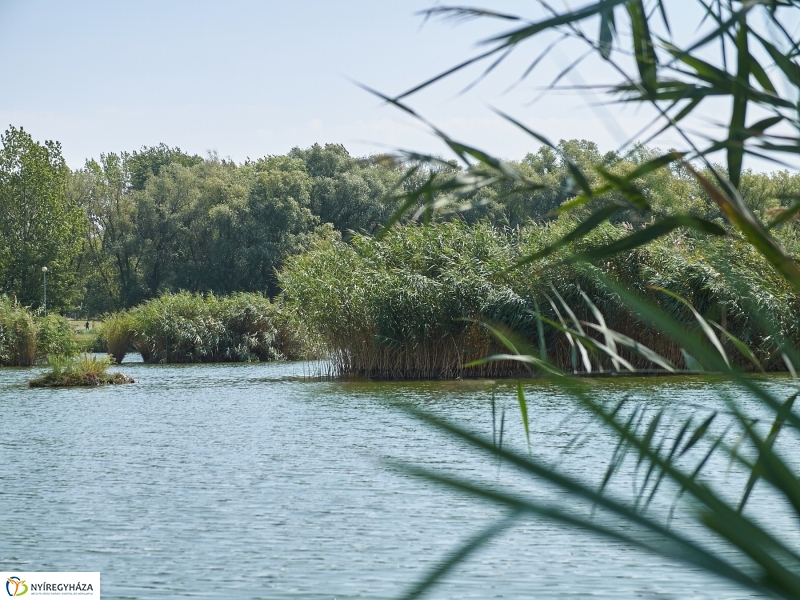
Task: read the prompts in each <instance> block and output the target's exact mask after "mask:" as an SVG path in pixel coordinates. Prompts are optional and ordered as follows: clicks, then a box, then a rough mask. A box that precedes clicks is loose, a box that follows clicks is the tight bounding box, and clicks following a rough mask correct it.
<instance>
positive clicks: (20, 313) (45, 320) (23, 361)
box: [0, 296, 78, 367]
mask: <svg viewBox="0 0 800 600" xmlns="http://www.w3.org/2000/svg"><path fill="white" fill-rule="evenodd" d="M77 351H78V347H77V344H76V343H75V339H74V336H73V334H72V330H71V328H70V326H69V322H68V321H67V320H66V319H64V318H63V317H60V316H58V315H48V316H46V317H37V316H35V315H34V314H33V312H32V311H31V310H29V309H28V308H27V307H25V306H22V305H21V304H19V303H18V302H17V301H16V300H12V299H10V298H9V297H8V296H0V365H3V366H12V367H28V366H30V365H32V364H34V363H35V362H36V361H37V360H40V361H41V360H44V359H45V358H46V357H47V356H48V355H58V356H72V355H74V354H75V353H76V352H77Z"/></svg>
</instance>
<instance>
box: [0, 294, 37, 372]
mask: <svg viewBox="0 0 800 600" xmlns="http://www.w3.org/2000/svg"><path fill="white" fill-rule="evenodd" d="M36 334H37V326H36V320H35V319H34V317H33V314H32V313H31V312H30V311H29V310H27V309H26V308H25V307H24V306H22V305H20V304H19V303H18V302H17V301H16V300H12V299H11V298H9V297H8V296H0V365H4V366H13V367H27V366H30V365H32V364H33V363H34V362H35V361H36Z"/></svg>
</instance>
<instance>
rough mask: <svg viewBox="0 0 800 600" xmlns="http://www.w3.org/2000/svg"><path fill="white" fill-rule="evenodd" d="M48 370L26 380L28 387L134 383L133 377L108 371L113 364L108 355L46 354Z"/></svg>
mask: <svg viewBox="0 0 800 600" xmlns="http://www.w3.org/2000/svg"><path fill="white" fill-rule="evenodd" d="M47 359H48V363H49V364H50V371H47V372H46V373H44V374H43V375H41V376H40V377H37V378H35V379H31V380H30V381H29V382H28V385H29V386H30V387H96V386H100V385H119V384H122V383H134V381H133V379H131V378H130V377H128V376H126V375H123V374H122V373H108V372H107V370H108V368H109V367H110V366H111V365H112V364H114V359H113V358H111V357H110V356H101V357H97V356H91V355H88V354H84V355H81V356H73V357H63V356H48V357H47Z"/></svg>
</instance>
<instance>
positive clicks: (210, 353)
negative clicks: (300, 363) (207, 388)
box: [100, 292, 305, 363]
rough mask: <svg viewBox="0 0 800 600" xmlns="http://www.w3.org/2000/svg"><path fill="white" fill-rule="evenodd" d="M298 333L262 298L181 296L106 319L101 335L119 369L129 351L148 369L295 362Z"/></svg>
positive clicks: (300, 347) (154, 301) (162, 298)
mask: <svg viewBox="0 0 800 600" xmlns="http://www.w3.org/2000/svg"><path fill="white" fill-rule="evenodd" d="M297 331H298V330H297V329H294V328H293V324H292V323H290V322H289V320H288V319H287V318H286V316H284V315H282V314H281V313H280V311H279V309H278V307H277V306H276V305H274V304H272V303H271V302H270V301H269V299H268V298H266V297H265V296H263V295H261V294H256V293H244V292H242V293H236V294H231V295H230V296H226V297H219V296H215V295H213V294H207V295H205V296H203V295H200V294H190V293H188V292H181V293H177V294H163V295H161V296H159V297H158V298H154V299H152V300H149V301H148V302H145V303H143V304H141V305H139V306H137V307H135V308H133V309H130V310H127V311H121V312H118V313H115V314H112V315H109V316H108V317H107V318H106V319H105V322H104V323H103V326H102V329H101V333H100V335H101V337H102V338H104V339H105V340H106V343H107V346H108V350H109V353H110V354H111V355H112V356H113V357H114V359H115V360H116V361H117V362H118V363H119V362H122V360H123V358H124V356H125V353H126V352H127V351H128V350H130V349H135V350H136V351H137V352H139V353H141V355H142V358H143V359H144V361H145V362H148V363H205V362H259V361H270V360H278V359H296V358H300V356H301V354H299V353H301V352H302V350H303V348H304V347H305V346H304V345H303V344H301V343H300V342H298V341H297V339H296V338H297V333H296V332H297Z"/></svg>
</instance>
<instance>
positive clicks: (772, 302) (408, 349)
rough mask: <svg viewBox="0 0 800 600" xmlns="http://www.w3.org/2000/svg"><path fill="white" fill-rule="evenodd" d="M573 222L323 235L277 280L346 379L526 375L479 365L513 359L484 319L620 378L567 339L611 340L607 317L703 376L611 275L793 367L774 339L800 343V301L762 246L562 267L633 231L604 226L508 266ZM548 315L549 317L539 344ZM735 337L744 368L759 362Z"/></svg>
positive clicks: (776, 363)
mask: <svg viewBox="0 0 800 600" xmlns="http://www.w3.org/2000/svg"><path fill="white" fill-rule="evenodd" d="M574 226H575V223H574V222H572V221H570V220H568V219H562V220H560V221H557V222H553V223H550V224H544V225H537V224H531V225H529V226H527V227H522V228H517V229H513V230H508V229H506V230H503V229H498V228H496V227H494V226H492V225H490V224H488V223H480V224H477V225H474V226H467V225H466V224H464V223H461V222H450V223H442V224H437V225H435V226H419V225H408V226H404V227H401V228H397V229H395V230H392V231H389V232H388V233H387V235H386V236H384V237H383V238H381V239H376V238H372V237H367V236H357V237H355V238H354V239H353V240H352V243H351V244H344V243H342V242H339V241H336V240H326V241H321V242H319V243H317V245H316V246H314V247H313V248H312V250H311V251H310V252H308V253H306V254H304V255H301V256H296V257H292V258H290V259H289V260H288V261H287V265H286V267H285V268H284V270H283V271H282V272H281V274H280V276H279V279H280V284H281V287H282V288H283V290H284V291H283V294H282V300H283V302H284V303H285V306H286V309H287V310H290V311H293V312H294V313H295V314H296V315H297V318H298V319H299V320H301V321H302V322H304V323H305V324H306V326H307V327H308V329H309V332H310V334H311V335H313V336H316V337H318V338H319V339H320V340H321V342H322V345H323V347H324V349H325V350H326V352H327V354H328V355H329V357H330V359H331V361H332V364H333V367H334V370H335V372H336V373H337V374H338V375H343V376H349V375H358V376H364V377H370V378H380V379H428V378H455V377H503V376H518V375H520V374H522V373H527V370H526V369H525V368H524V367H522V366H520V364H519V363H517V362H512V361H505V362H490V363H484V364H480V365H472V366H470V363H471V362H472V361H475V360H477V359H481V358H483V357H486V356H489V355H492V354H495V353H504V352H508V349H507V348H506V347H504V346H503V345H501V344H500V343H499V342H498V341H497V338H496V337H495V336H494V335H493V334H492V333H491V332H490V330H489V329H488V328H487V327H486V325H489V326H492V327H496V328H500V329H501V330H502V331H505V332H513V335H514V336H516V339H517V340H518V344H519V346H520V349H523V348H524V349H525V350H526V352H527V353H530V354H534V355H539V353H540V349H541V348H542V347H544V349H545V351H546V355H547V359H548V360H549V361H551V362H552V363H553V364H555V365H557V366H558V367H560V368H562V369H565V370H571V371H573V372H585V371H588V370H590V369H591V370H593V371H597V370H613V369H615V368H617V366H618V365H615V364H614V361H612V360H611V358H609V357H608V356H605V355H603V354H602V353H596V352H595V353H593V352H592V348H591V345H590V344H583V349H582V348H581V345H580V344H579V343H577V342H576V340H575V336H572V339H570V337H569V336H567V335H565V333H564V331H563V330H564V328H565V327H567V328H569V329H573V330H574V328H575V327H576V323H577V326H578V327H579V328H580V329H581V331H583V333H585V335H586V336H587V337H589V338H592V339H595V340H598V341H602V340H603V334H602V332H601V331H599V330H598V329H592V328H591V326H589V325H587V323H595V324H597V318H596V315H595V312H594V311H595V309H596V310H597V311H599V313H600V314H601V315H602V316H603V319H604V321H605V325H606V326H607V327H608V329H611V330H614V331H616V332H618V333H620V334H623V335H625V336H628V337H630V338H632V339H634V340H637V341H638V342H640V343H644V344H645V345H646V346H648V347H649V348H650V349H652V350H653V351H655V352H656V353H658V354H660V355H661V356H662V357H664V358H666V359H668V360H669V361H670V362H671V363H672V364H673V365H675V366H676V368H678V369H696V368H697V365H696V364H695V363H694V362H693V360H692V357H687V355H686V353H685V351H683V349H682V348H680V347H678V346H676V345H675V344H674V343H673V342H671V341H669V340H668V339H667V338H666V337H665V336H664V335H662V334H660V333H659V332H657V331H656V330H655V329H653V328H651V327H648V326H647V325H646V324H645V323H644V322H643V320H642V319H640V318H638V316H637V315H636V314H635V313H633V312H632V310H631V309H630V308H629V307H628V306H627V305H626V304H625V303H624V302H622V301H621V300H620V299H619V298H618V297H617V296H616V295H615V294H614V293H613V292H612V291H610V290H609V289H607V287H606V285H605V284H603V282H602V278H601V277H599V276H598V275H599V270H598V269H599V268H600V267H602V269H603V271H604V272H605V273H606V274H610V275H611V276H613V277H614V278H615V279H616V280H617V281H620V282H621V283H623V284H626V285H629V286H631V287H633V288H634V289H635V290H636V291H638V292H639V293H640V294H642V295H643V296H644V297H645V298H647V299H648V300H650V301H651V302H653V303H654V304H657V305H658V306H660V307H662V308H664V309H666V310H667V311H668V312H669V313H670V314H671V315H672V316H674V317H675V318H677V319H678V320H679V321H680V322H681V323H685V324H686V325H688V326H694V327H697V321H696V318H695V316H694V314H693V313H692V311H691V310H690V309H689V308H688V307H687V306H685V305H684V304H682V303H681V302H679V301H678V300H676V299H674V298H672V297H670V296H668V295H667V294H665V293H663V292H661V291H659V290H658V289H655V288H657V287H661V288H666V289H668V290H671V291H672V292H674V293H676V294H679V295H680V296H682V297H683V298H685V299H687V300H688V301H689V302H690V303H691V304H692V305H693V306H694V307H695V308H696V309H697V311H698V312H699V313H700V314H701V315H702V316H703V317H704V318H706V319H708V320H709V321H714V322H716V323H718V324H719V325H720V326H721V327H724V328H725V329H726V331H728V332H729V333H731V334H732V335H733V336H736V338H738V339H740V340H742V341H743V342H744V343H745V344H746V345H747V346H748V347H750V348H751V349H752V350H753V352H754V354H755V355H756V356H757V357H758V359H759V360H760V361H761V363H762V365H763V366H764V367H765V368H767V369H780V368H784V366H783V362H782V360H781V358H780V356H779V355H776V352H775V345H774V343H773V341H774V340H775V339H776V336H782V337H785V338H786V339H789V340H792V341H793V343H795V345H796V343H797V340H800V328H798V323H797V319H796V318H794V315H796V314H798V313H797V311H798V309H800V299H798V297H797V295H796V294H794V293H793V292H792V290H791V288H790V286H788V285H787V284H786V283H785V282H784V280H782V279H781V278H780V277H779V276H776V275H775V274H774V272H773V271H772V269H771V268H770V267H769V266H768V265H767V263H766V261H764V260H763V259H762V258H761V257H760V255H758V253H757V252H755V251H754V250H753V249H752V247H750V246H748V245H747V244H745V243H743V242H739V241H737V240H734V239H725V238H723V239H715V240H709V239H704V238H700V237H693V236H691V235H688V234H682V233H676V234H674V235H671V236H667V237H665V238H663V239H662V240H659V241H658V242H656V243H654V244H651V245H649V246H646V247H642V248H638V249H636V250H633V251H630V252H627V253H621V254H618V255H616V256H612V257H610V258H608V259H607V260H605V261H604V262H603V264H602V265H597V266H593V265H591V264H586V263H583V264H570V263H568V262H565V261H564V259H565V257H566V256H567V253H569V252H590V251H591V249H592V248H593V247H595V246H597V245H600V244H607V243H609V242H611V241H614V240H616V239H619V238H621V237H622V236H624V235H626V234H628V233H629V230H628V229H627V227H626V226H625V225H624V224H623V225H612V224H605V225H603V226H601V227H599V228H598V229H597V230H596V231H594V232H592V234H591V235H589V236H587V237H586V238H583V239H582V240H580V241H579V242H577V243H575V244H572V245H571V246H570V247H568V248H564V249H562V250H561V251H559V252H555V253H553V254H551V255H550V256H547V257H546V258H544V259H541V260H538V261H536V262H534V263H531V264H529V265H525V266H522V267H520V268H518V269H510V267H512V265H514V264H516V263H517V262H518V261H519V260H520V259H522V258H523V257H525V256H529V255H531V254H533V253H535V252H537V251H539V250H541V249H543V248H545V247H546V246H547V245H549V244H551V243H552V242H554V241H555V240H557V239H559V238H561V237H562V236H563V235H564V234H565V233H566V232H568V231H569V230H570V228H574ZM722 265H726V266H724V267H723V266H722ZM731 265H732V266H733V267H731ZM752 298H755V299H757V302H758V303H759V306H758V310H759V314H768V315H769V322H768V323H766V324H765V323H763V322H759V323H756V322H754V320H753V319H752V318H751V316H750V315H751V314H753V310H754V307H753V306H752V300H751V299H752ZM587 299H588V301H587ZM537 314H539V315H541V317H542V318H543V319H544V320H543V322H542V330H541V340H540V334H539V322H538V318H537ZM548 320H549V321H551V322H552V323H554V324H555V325H559V324H561V325H562V327H557V326H553V325H550V324H548ZM726 343H727V344H728V348H729V351H730V352H729V353H730V354H731V360H732V361H733V362H736V363H737V364H739V365H740V366H742V367H743V368H754V366H753V363H752V361H750V360H749V359H748V358H747V357H745V356H743V355H741V354H738V353H737V351H736V349H735V348H734V347H733V346H731V344H730V342H726ZM584 350H585V351H586V354H587V357H586V358H584V356H583V351H584ZM618 351H619V356H621V357H622V358H624V359H625V360H627V361H628V362H630V363H631V365H633V366H635V367H636V368H637V369H647V368H654V367H657V366H658V365H656V364H654V363H653V362H651V361H650V360H649V359H647V358H644V357H643V356H642V355H641V354H640V353H637V352H634V351H631V350H629V349H626V348H624V347H620V348H619V349H618ZM587 359H588V364H587Z"/></svg>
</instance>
